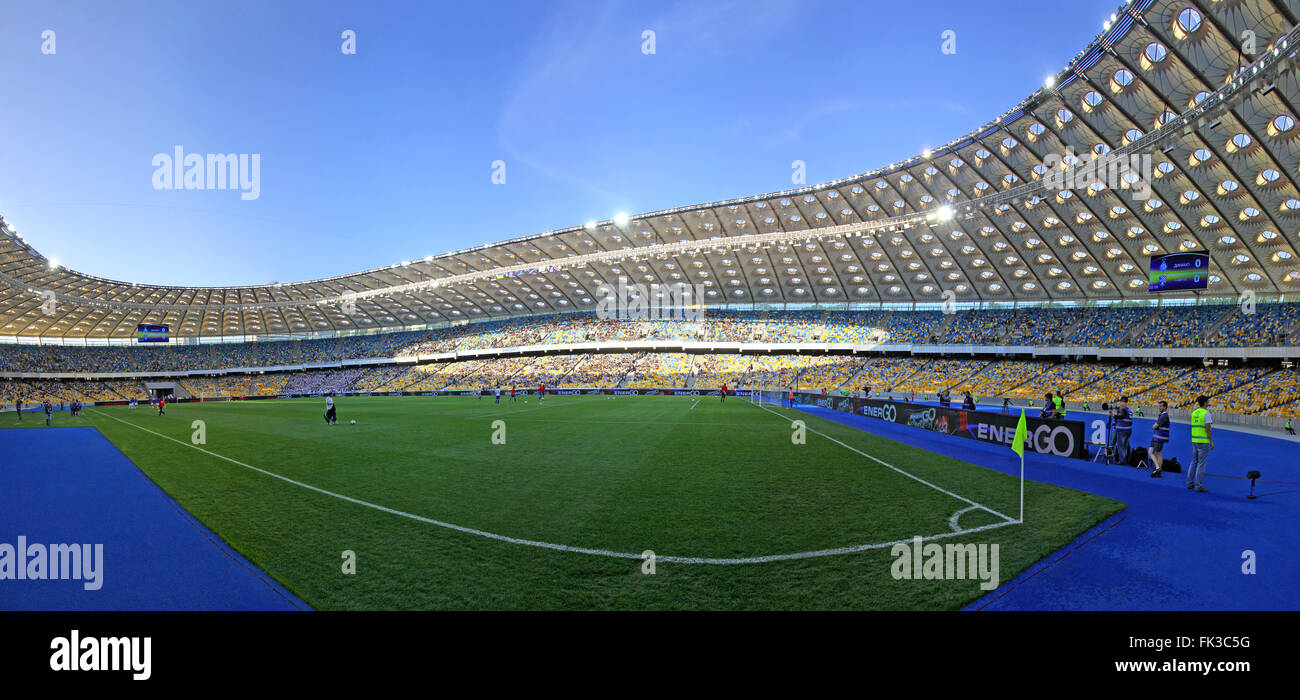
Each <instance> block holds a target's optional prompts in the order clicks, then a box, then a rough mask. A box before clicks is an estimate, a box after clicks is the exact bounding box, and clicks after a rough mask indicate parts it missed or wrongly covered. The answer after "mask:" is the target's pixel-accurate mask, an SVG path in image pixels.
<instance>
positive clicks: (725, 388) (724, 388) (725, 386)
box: [722, 384, 727, 403]
mask: <svg viewBox="0 0 1300 700" xmlns="http://www.w3.org/2000/svg"><path fill="white" fill-rule="evenodd" d="M726 402H727V385H726V384H723V385H722V403H726Z"/></svg>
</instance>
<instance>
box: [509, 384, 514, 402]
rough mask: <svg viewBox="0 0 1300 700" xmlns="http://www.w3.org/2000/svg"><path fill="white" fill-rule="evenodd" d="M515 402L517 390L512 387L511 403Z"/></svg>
mask: <svg viewBox="0 0 1300 700" xmlns="http://www.w3.org/2000/svg"><path fill="white" fill-rule="evenodd" d="M514 402H515V388H514V387H513V386H512V387H510V403H514Z"/></svg>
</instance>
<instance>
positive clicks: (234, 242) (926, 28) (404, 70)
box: [0, 0, 1119, 285]
mask: <svg viewBox="0 0 1300 700" xmlns="http://www.w3.org/2000/svg"><path fill="white" fill-rule="evenodd" d="M1118 5H1119V3H1118V2H1117V1H1116V0H1069V1H1068V2H1066V1H1057V0H1048V1H1046V2H1045V1H1043V0H981V1H977V2H971V1H970V0H935V1H933V2H906V1H904V2H880V1H878V0H852V1H848V0H834V1H831V0H825V1H820V2H819V1H815V0H793V1H792V0H735V1H732V0H682V1H680V2H673V1H669V0H659V1H657V2H630V1H627V2H617V1H616V2H607V1H606V0H576V1H574V2H562V1H560V0H527V1H523V0H492V1H491V2H486V1H485V2H457V3H442V2H432V1H430V2H416V1H414V0H412V1H411V2H382V1H375V2H326V1H324V0H315V1H312V2H291V1H289V0H275V1H270V2H268V1H264V0H239V1H235V0H223V1H221V2H214V1H209V0H193V1H189V0H186V1H181V0H176V1H169V0H155V1H152V2H137V1H132V0H123V1H121V2H100V1H98V0H87V1H85V2H65V1H63V0H34V1H28V0H3V1H2V2H0V86H2V88H3V95H4V104H3V107H0V214H3V215H4V216H5V217H6V218H7V219H8V220H9V221H10V222H11V223H12V224H13V225H14V226H15V227H16V228H17V229H18V231H19V232H20V233H22V234H23V236H24V238H25V239H26V240H27V241H28V242H29V243H31V244H32V245H33V246H35V247H36V248H37V250H40V251H41V252H42V253H44V254H46V255H47V256H49V257H51V258H55V259H57V260H58V261H59V262H60V263H62V264H64V265H66V266H68V267H71V268H73V269H76V270H80V271H82V272H86V273H89V274H93V275H98V276H102V277H108V278H113V279H121V280H127V281H137V282H151V283H165V284H186V285H236V284H260V283H266V282H271V281H281V282H290V281H296V280H302V279H312V278H316V277H323V276H330V275H336V274H343V273H347V272H353V271H357V270H360V269H365V268H370V267H376V266H381V265H388V264H392V263H396V262H400V261H402V260H406V259H412V258H418V257H423V256H425V255H429V254H436V253H442V252H447V251H449V250H454V249H458V248H462V247H466V246H471V245H478V244H483V243H491V242H493V241H497V240H501V239H504V238H509V237H514V236H520V235H525V234H531V233H538V232H542V231H547V230H551V229H555V228H562V227H566V226H572V225H578V224H582V223H583V222H585V221H588V220H593V219H607V218H611V217H613V216H614V215H615V214H617V213H618V212H627V213H629V214H632V215H635V214H637V213H640V212H648V211H654V210H657V209H664V208H669V207H675V206H683V205H690V204H695V203H700V202H707V201H711V200H716V199H724V198H730V197H738V196H745V195H751V194H758V193H762V192H768V191H773V190H782V189H789V188H791V187H793V186H794V185H792V183H791V173H792V170H791V162H792V161H794V160H796V159H797V160H802V161H804V162H805V163H806V167H807V182H808V183H809V184H813V183H817V182H823V181H826V180H832V179H836V178H840V177H846V176H849V175H853V174H856V173H860V172H865V171H868V170H871V169H874V168H877V167H880V166H883V165H887V164H889V163H892V162H895V161H897V160H900V159H903V158H906V157H910V156H913V155H916V154H918V153H920V152H921V151H922V150H924V149H925V148H926V147H928V146H933V145H938V144H942V143H944V142H946V141H948V140H950V139H952V138H955V137H957V136H960V135H962V134H964V133H965V132H967V131H968V130H970V129H972V128H974V127H975V126H978V125H980V124H983V123H984V122H985V121H987V120H989V119H992V118H993V117H995V116H997V115H998V114H1000V113H1001V112H1002V111H1004V110H1005V109H1007V108H1008V107H1010V106H1011V105H1012V104H1014V103H1016V102H1018V101H1019V100H1020V99H1022V98H1024V97H1026V96H1028V95H1029V94H1030V93H1032V92H1033V91H1034V90H1036V89H1037V88H1038V87H1039V86H1040V85H1041V84H1042V81H1043V79H1044V77H1045V76H1047V75H1048V74H1051V73H1054V72H1055V71H1057V70H1058V69H1060V68H1061V67H1062V66H1064V65H1065V64H1066V63H1067V62H1068V61H1069V59H1070V58H1072V57H1073V56H1074V55H1075V53H1077V52H1078V51H1079V50H1080V49H1082V48H1083V47H1084V46H1085V45H1086V44H1087V43H1088V42H1089V41H1090V40H1091V39H1092V38H1093V37H1094V36H1095V35H1096V34H1097V33H1098V32H1100V31H1101V25H1102V22H1103V21H1104V20H1105V19H1106V17H1108V16H1109V15H1110V13H1111V12H1113V11H1114V10H1115V9H1116V7H1118ZM46 30H51V31H53V32H54V36H53V38H54V44H53V48H54V53H53V54H47V53H43V52H42V47H43V46H45V47H46V48H47V49H48V46H49V42H48V41H47V40H46V39H43V38H42V36H43V33H44V32H45V31H46ZM345 30H352V31H354V32H355V33H356V53H355V54H353V55H348V54H344V53H343V52H342V51H341V47H342V45H343V43H344V39H343V38H342V34H343V32H344V31H345ZM645 30H652V31H654V32H655V47H654V48H655V52H654V53H653V54H650V55H646V54H645V53H643V51H642V48H643V43H644V40H643V38H642V33H643V32H644V31H645ZM945 30H952V31H954V32H955V33H956V53H955V54H953V55H945V54H944V53H943V52H942V51H941V50H940V49H941V45H942V43H943V38H942V33H943V32H944V31H945ZM178 145H179V146H181V147H182V148H183V149H184V151H185V152H186V153H198V154H208V153H237V154H258V156H259V158H260V173H259V175H260V178H259V180H260V182H259V184H260V192H259V196H258V197H257V198H256V199H253V200H244V199H242V198H241V197H240V193H239V191H238V190H237V189H228V190H185V189H175V190H168V189H156V188H155V187H154V177H155V170H156V168H155V166H154V164H153V163H154V157H155V155H156V154H159V153H166V154H168V155H170V154H172V152H173V149H174V148H175V147H176V146H178ZM497 160H500V161H503V162H504V164H505V169H504V174H505V184H500V185H498V184H494V183H493V182H492V176H493V172H494V171H493V162H494V161H497Z"/></svg>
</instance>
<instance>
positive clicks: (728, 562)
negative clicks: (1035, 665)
mask: <svg viewBox="0 0 1300 700" xmlns="http://www.w3.org/2000/svg"><path fill="white" fill-rule="evenodd" d="M92 410H94V412H95V413H96V414H99V413H100V411H98V410H95V409H92ZM778 415H779V414H778ZM104 416H105V417H106V418H110V419H112V420H115V421H117V422H118V423H122V424H124V425H128V426H130V427H132V428H136V429H138V430H143V431H144V432H146V433H149V434H150V435H156V436H158V437H160V438H163V439H164V440H170V441H172V442H174V443H176V444H178V445H182V446H184V447H191V448H194V449H196V450H198V451H199V452H202V453H204V454H206V455H209V456H212V457H216V458H217V459H222V460H225V461H227V462H230V463H231V464H235V465H238V466H241V467H243V468H245V469H251V470H252V471H255V472H258V473H259V474H265V475H266V476H269V477H272V478H274V479H279V480H280V481H284V482H286V483H290V484H293V485H294V486H297V487H299V488H304V489H307V490H308V491H315V492H316V493H319V494H323V495H325V496H330V497H332V498H337V499H339V500H342V501H347V502H348V503H354V504H356V505H359V506H364V507H366V508H373V509H374V510H377V511H380V512H383V513H388V514H389V515H396V516H398V517H402V518H408V519H410V520H415V521H417V522H421V523H426V524H429V525H436V526H438V527H442V528H446V529H448V530H455V531H457V532H463V533H465V534H469V535H478V536H479V537H486V538H488V539H492V540H497V541H500V542H509V543H510V544H517V545H523V546H526V547H538V548H540V549H552V550H556V551H560V552H573V553H575V554H590V555H593V556H600V557H611V558H614V559H634V560H638V561H644V560H645V557H644V556H642V555H640V554H634V553H632V552H615V551H611V550H608V549H593V548H590V547H571V546H569V545H567V544H556V543H554V542H542V541H540V540H527V539H522V538H519V537H510V536H508V535H498V534H497V533H495V532H487V531H486V530H477V529H475V528H472V527H465V526H464V525H456V524H454V523H448V522H443V521H441V520H434V519H432V518H426V517H424V516H422V515H415V514H414V513H406V512H403V511H400V510H395V509H393V508H387V507H385V506H381V505H378V504H375V503H370V502H369V501H363V500H361V499H359V498H353V497H351V496H345V495H343V494H341V493H334V492H333V491H327V490H325V489H323V488H320V487H319V486H312V485H311V484H304V483H303V482H301V481H295V480H293V479H290V478H289V477H287V476H281V475H279V474H276V473H275V472H269V471H267V470H265V469H260V468H258V467H254V466H253V465H251V464H245V463H243V462H240V461H239V460H236V459H231V458H230V457H226V456H225V455H219V454H217V453H216V452H212V451H210V450H205V449H203V448H202V447H199V446H198V445H194V444H191V443H188V442H183V441H181V440H177V439H176V438H174V437H171V436H170V435H163V434H162V433H159V432H155V431H153V430H150V429H148V428H146V427H144V426H142V425H136V424H135V423H132V422H130V421H125V420H122V419H121V418H118V417H117V416H110V415H108V414H104ZM958 498H960V496H958ZM963 500H965V499H963ZM976 505H978V504H976ZM980 507H983V506H980ZM990 512H994V511H990ZM1015 524H1017V523H1016V522H1014V521H1008V522H1005V523H993V524H992V525H984V526H981V527H974V528H971V529H969V530H959V531H957V532H945V533H942V534H938V535H929V536H926V537H922V538H921V541H922V542H929V541H932V540H942V539H947V538H949V537H957V536H958V535H967V534H970V533H972V532H982V531H984V530H992V529H995V528H999V527H1006V526H1007V525H1015ZM914 539H915V538H908V539H902V540H894V541H892V542H878V543H872V544H858V545H851V546H848V547H836V548H833V549H818V550H813V551H808V552H792V553H789V554H771V555H768V556H761V557H676V556H664V555H655V558H654V559H655V562H664V563H669V564H713V565H717V566H733V565H736V564H766V563H769V562H774V561H789V560H794V559H815V558H819V557H829V556H835V555H839V554H853V553H856V552H866V551H869V550H872V549H885V548H887V547H893V546H894V545H897V544H910V543H911V542H913V541H914Z"/></svg>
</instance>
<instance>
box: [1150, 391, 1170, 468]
mask: <svg viewBox="0 0 1300 700" xmlns="http://www.w3.org/2000/svg"><path fill="white" fill-rule="evenodd" d="M1167 442H1169V403H1168V402H1167V401H1161V402H1160V415H1158V416H1156V422H1155V425H1153V426H1151V450H1150V452H1151V462H1152V463H1153V464H1155V469H1152V470H1151V478H1152V479H1159V478H1160V477H1161V476H1162V475H1163V473H1162V472H1161V471H1160V470H1161V467H1162V466H1163V465H1164V462H1165V455H1164V452H1165V443H1167Z"/></svg>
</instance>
